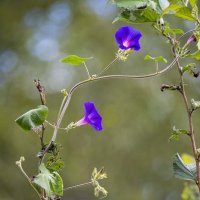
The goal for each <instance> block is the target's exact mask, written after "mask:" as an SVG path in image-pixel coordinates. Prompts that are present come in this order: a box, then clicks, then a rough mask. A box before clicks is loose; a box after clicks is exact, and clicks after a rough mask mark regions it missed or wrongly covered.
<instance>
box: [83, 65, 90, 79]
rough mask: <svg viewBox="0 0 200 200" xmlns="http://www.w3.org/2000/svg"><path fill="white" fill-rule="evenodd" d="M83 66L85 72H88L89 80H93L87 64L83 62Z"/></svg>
mask: <svg viewBox="0 0 200 200" xmlns="http://www.w3.org/2000/svg"><path fill="white" fill-rule="evenodd" d="M83 65H84V67H85V70H86V72H87V75H88V78H91V76H90V72H89V70H88V68H87V65H86V64H85V62H83Z"/></svg>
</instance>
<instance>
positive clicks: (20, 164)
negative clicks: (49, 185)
mask: <svg viewBox="0 0 200 200" xmlns="http://www.w3.org/2000/svg"><path fill="white" fill-rule="evenodd" d="M23 161H24V157H21V158H20V160H19V161H17V162H16V165H17V166H18V167H19V169H20V171H21V172H22V174H23V175H24V176H25V178H26V179H27V180H28V182H29V183H30V185H31V187H32V188H33V189H34V191H35V192H36V193H37V195H38V197H39V198H40V199H41V196H40V193H39V192H38V191H37V189H36V188H35V187H34V186H33V184H32V181H31V179H30V178H29V177H28V175H27V174H26V172H25V171H24V169H23V167H22V162H23Z"/></svg>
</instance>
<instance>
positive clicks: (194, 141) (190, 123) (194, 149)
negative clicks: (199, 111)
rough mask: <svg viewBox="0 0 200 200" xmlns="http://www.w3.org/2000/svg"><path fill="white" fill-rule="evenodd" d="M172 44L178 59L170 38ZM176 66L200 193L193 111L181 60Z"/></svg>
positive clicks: (175, 54)
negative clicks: (189, 101)
mask: <svg viewBox="0 0 200 200" xmlns="http://www.w3.org/2000/svg"><path fill="white" fill-rule="evenodd" d="M170 42H171V44H172V52H173V54H174V57H177V53H176V49H175V48H176V41H174V39H172V38H170ZM176 64H177V67H178V71H179V75H180V81H181V83H180V86H181V95H182V97H183V101H184V104H185V109H186V112H187V117H188V123H189V136H190V140H191V145H192V150H193V154H194V158H195V162H196V172H197V186H198V189H199V192H200V168H199V155H198V151H197V145H196V140H195V135H194V127H193V120H192V111H191V110H190V106H189V103H188V97H187V94H186V90H185V84H184V79H183V72H182V67H181V65H180V62H179V59H177V60H176Z"/></svg>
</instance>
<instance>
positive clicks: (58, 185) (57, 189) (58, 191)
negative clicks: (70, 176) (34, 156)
mask: <svg viewBox="0 0 200 200" xmlns="http://www.w3.org/2000/svg"><path fill="white" fill-rule="evenodd" d="M53 176H54V181H53V182H51V190H52V191H53V193H54V194H55V195H57V196H63V180H62V178H61V176H60V175H59V174H58V173H57V172H53Z"/></svg>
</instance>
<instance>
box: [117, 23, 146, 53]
mask: <svg viewBox="0 0 200 200" xmlns="http://www.w3.org/2000/svg"><path fill="white" fill-rule="evenodd" d="M141 37H142V34H141V32H140V31H138V30H135V29H134V28H132V27H131V26H123V27H121V28H119V29H118V30H117V32H116V33H115V39H116V42H117V43H118V45H119V48H120V49H123V50H127V49H130V48H131V49H134V50H136V51H138V50H139V49H140V44H139V39H140V38H141Z"/></svg>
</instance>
